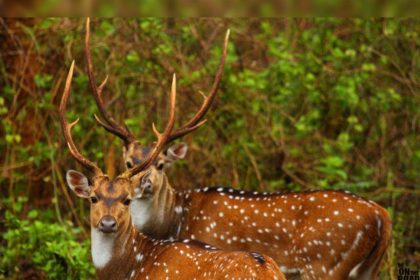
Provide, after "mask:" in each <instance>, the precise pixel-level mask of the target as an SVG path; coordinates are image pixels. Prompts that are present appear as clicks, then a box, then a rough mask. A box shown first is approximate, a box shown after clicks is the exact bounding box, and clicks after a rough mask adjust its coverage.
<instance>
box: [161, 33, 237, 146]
mask: <svg viewBox="0 0 420 280" xmlns="http://www.w3.org/2000/svg"><path fill="white" fill-rule="evenodd" d="M229 34H230V29H228V30H227V31H226V36H225V40H224V43H223V52H222V57H221V59H220V63H219V67H218V69H217V72H216V76H215V77H214V82H213V86H212V87H211V90H210V94H209V96H205V95H204V94H203V93H201V92H200V93H201V94H202V95H203V96H204V102H203V104H202V105H201V108H200V109H199V110H198V111H197V113H196V114H195V115H194V116H193V117H192V118H191V119H190V120H189V121H188V122H187V123H186V124H185V125H183V126H182V127H180V128H177V129H176V130H175V131H174V132H173V133H172V134H171V135H170V136H169V140H168V142H171V141H173V140H175V139H177V138H179V137H182V136H184V135H186V134H188V133H190V132H192V131H194V130H196V129H197V128H199V127H200V126H202V125H203V124H204V123H205V122H206V121H207V120H201V119H202V118H203V116H204V115H205V114H206V113H207V111H208V110H209V109H210V106H211V104H212V103H213V100H214V98H215V96H216V93H217V90H218V88H219V85H220V80H221V79H222V74H223V70H224V67H225V60H226V55H227V46H228V41H229Z"/></svg>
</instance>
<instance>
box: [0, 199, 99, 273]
mask: <svg viewBox="0 0 420 280" xmlns="http://www.w3.org/2000/svg"><path fill="white" fill-rule="evenodd" d="M23 203H27V199H26V198H19V199H18V200H17V203H16V205H15V210H16V211H18V212H19V211H20V210H21V209H22V204H23ZM4 225H5V226H6V228H7V230H6V232H4V233H3V239H4V242H5V244H4V246H1V247H0V279H11V278H13V279H14V278H19V277H18V275H20V273H23V272H28V270H35V271H37V270H38V271H40V272H41V273H40V276H41V275H43V276H44V277H45V276H48V278H49V279H88V278H93V275H94V268H93V266H92V264H91V260H90V249H89V241H87V240H86V241H83V242H80V241H78V240H77V238H76V237H77V236H80V229H78V228H74V226H72V225H71V224H59V223H54V222H51V221H48V220H45V218H44V217H43V216H42V213H40V212H39V211H37V210H31V211H29V212H28V214H27V216H26V217H24V218H23V219H21V218H19V217H18V216H17V215H16V214H13V213H12V212H11V211H6V213H5V220H4ZM25 270H26V271H25Z"/></svg>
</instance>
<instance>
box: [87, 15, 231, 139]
mask: <svg viewBox="0 0 420 280" xmlns="http://www.w3.org/2000/svg"><path fill="white" fill-rule="evenodd" d="M229 34H230V30H229V29H228V30H227V32H226V36H225V40H224V44H223V52H222V57H221V59H220V64H219V67H218V69H217V72H216V75H215V78H214V82H213V85H212V87H211V90H210V94H209V96H204V102H203V104H202V105H201V107H200V109H199V110H198V111H197V113H196V114H195V115H194V116H193V117H192V118H191V119H190V120H189V121H188V122H187V123H186V124H185V125H184V126H182V127H180V128H178V129H176V130H175V131H173V132H172V133H171V134H170V135H169V136H168V141H167V143H169V142H171V141H173V140H175V139H177V138H179V137H182V136H184V135H186V134H188V133H190V132H192V131H194V130H196V129H197V128H199V127H200V126H202V125H203V124H204V123H205V122H206V120H201V119H202V118H203V116H204V115H205V114H206V113H207V111H208V110H209V109H210V106H211V104H212V103H213V100H214V98H215V96H216V93H217V89H218V88H219V84H220V80H221V78H222V74H223V70H224V65H225V59H226V55H227V45H228V41H229ZM89 40H90V19H89V18H88V19H87V21H86V37H85V55H86V60H87V66H88V76H89V82H90V85H91V88H92V92H93V96H94V98H95V101H96V104H97V106H98V108H99V112H100V114H101V117H102V118H103V119H104V121H102V120H101V119H100V118H99V117H98V116H96V115H95V119H96V121H97V122H98V123H99V124H100V125H101V126H102V127H104V128H105V129H106V130H107V131H109V132H111V133H113V134H115V135H116V136H118V137H119V138H121V139H122V140H123V141H124V143H125V145H128V144H129V143H132V142H136V137H135V136H134V135H133V133H132V132H131V131H130V130H129V129H128V128H127V127H125V126H121V125H119V124H118V123H117V122H116V121H115V120H114V119H113V118H112V117H111V116H110V115H109V113H108V112H107V110H106V108H105V105H104V103H103V101H102V96H101V93H102V90H103V87H104V86H105V84H106V82H107V79H108V77H106V78H105V79H104V81H103V82H102V84H101V85H100V86H99V87H97V86H96V80H95V76H94V75H93V66H92V57H91V54H90V46H89ZM203 95H204V94H203Z"/></svg>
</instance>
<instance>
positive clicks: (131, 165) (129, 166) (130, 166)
mask: <svg viewBox="0 0 420 280" xmlns="http://www.w3.org/2000/svg"><path fill="white" fill-rule="evenodd" d="M125 165H127V168H132V167H133V164H132V163H131V162H130V161H127V162H126V163H125Z"/></svg>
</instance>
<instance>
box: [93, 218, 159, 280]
mask: <svg viewBox="0 0 420 280" xmlns="http://www.w3.org/2000/svg"><path fill="white" fill-rule="evenodd" d="M153 246H154V245H153V242H152V241H150V240H149V239H148V238H147V237H146V236H145V235H143V234H142V233H141V232H139V231H138V230H137V229H136V228H135V227H134V226H133V225H132V223H131V221H130V223H129V226H127V228H126V230H124V231H123V232H122V233H119V234H116V235H115V236H108V235H104V234H102V233H101V232H98V231H97V230H94V229H92V259H93V263H94V265H95V268H96V271H97V274H98V276H99V279H129V278H130V277H132V276H133V275H134V274H136V273H137V271H136V269H139V268H140V267H141V266H142V265H143V264H144V259H145V258H146V257H147V254H145V252H148V251H149V250H150V247H153Z"/></svg>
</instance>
